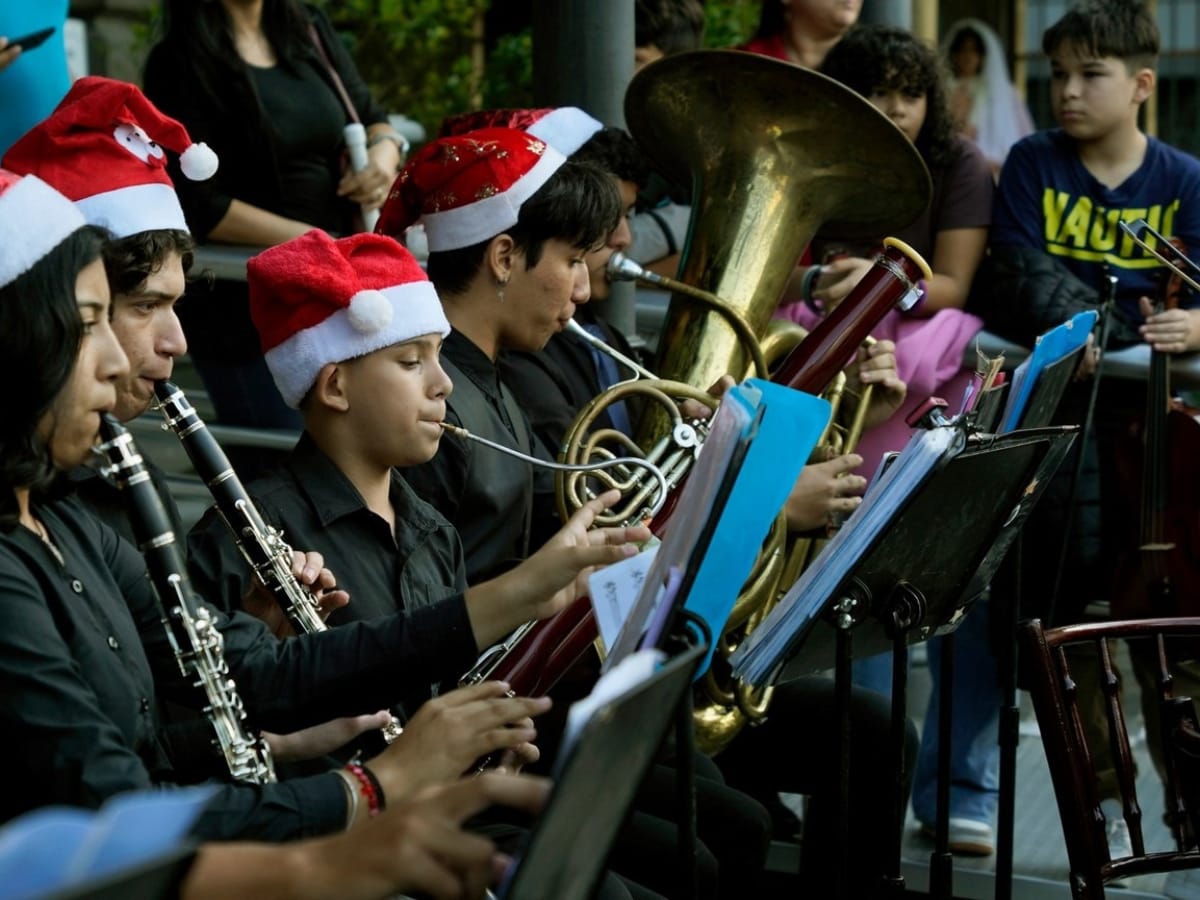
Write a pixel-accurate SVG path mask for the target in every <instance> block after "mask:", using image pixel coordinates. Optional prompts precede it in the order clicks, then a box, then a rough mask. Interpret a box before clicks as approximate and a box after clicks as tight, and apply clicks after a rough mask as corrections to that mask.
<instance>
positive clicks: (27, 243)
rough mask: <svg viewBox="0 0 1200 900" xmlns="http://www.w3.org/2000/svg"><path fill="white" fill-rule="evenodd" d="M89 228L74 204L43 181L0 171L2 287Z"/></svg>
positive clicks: (0, 265)
mask: <svg viewBox="0 0 1200 900" xmlns="http://www.w3.org/2000/svg"><path fill="white" fill-rule="evenodd" d="M86 224H87V221H86V220H85V219H84V218H83V213H81V212H80V211H79V210H78V209H77V208H76V207H75V204H74V203H72V202H71V201H70V200H68V199H67V198H66V197H64V196H63V195H62V194H60V193H59V192H58V191H56V190H54V188H52V187H50V185H48V184H46V182H44V181H42V180H41V179H40V178H37V177H35V176H33V175H25V176H21V175H17V174H16V173H15V172H8V171H5V170H4V169H0V287H4V286H5V285H6V284H11V283H12V282H14V281H16V280H17V279H18V278H20V277H21V276H22V275H24V274H25V273H26V272H28V271H29V270H30V269H32V268H33V267H34V266H35V265H37V263H38V261H39V260H41V259H42V257H44V256H45V255H46V254H48V253H49V252H50V251H51V250H53V249H54V248H55V247H57V246H58V245H59V244H61V243H62V242H63V241H65V240H66V239H67V238H68V237H70V236H71V234H72V233H74V232H75V231H78V230H79V229H80V228H82V227H83V226H84V225H86Z"/></svg>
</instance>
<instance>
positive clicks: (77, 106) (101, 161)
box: [3, 76, 217, 237]
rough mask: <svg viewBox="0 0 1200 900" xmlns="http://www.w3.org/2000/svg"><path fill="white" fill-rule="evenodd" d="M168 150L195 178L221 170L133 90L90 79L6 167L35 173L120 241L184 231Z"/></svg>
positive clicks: (12, 152) (28, 136)
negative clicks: (143, 233)
mask: <svg viewBox="0 0 1200 900" xmlns="http://www.w3.org/2000/svg"><path fill="white" fill-rule="evenodd" d="M164 148H165V149H164ZM165 150H170V151H171V152H173V153H177V154H179V164H180V168H181V169H182V170H183V174H184V175H185V176H186V177H187V178H189V179H191V180H193V181H203V180H204V179H206V178H211V177H212V175H213V173H214V172H216V171H217V156H216V154H215V153H213V151H212V150H210V149H209V147H208V145H206V144H194V143H192V139H191V138H190V137H188V133H187V129H185V128H184V127H183V126H182V125H181V124H180V123H179V122H177V121H175V120H174V119H172V118H171V117H170V116H166V115H163V114H162V113H161V112H159V110H158V108H157V107H156V106H155V105H154V104H153V103H151V102H150V101H149V100H148V99H146V96H145V94H143V93H142V92H141V91H140V90H139V89H138V87H137V86H136V85H133V84H129V83H128V82H124V81H116V80H114V79H112V78H101V77H99V76H89V77H87V78H80V79H79V80H78V81H76V82H75V83H74V84H73V85H71V90H70V91H68V92H67V96H66V97H64V98H63V100H62V102H61V103H59V104H58V107H57V108H56V109H55V110H54V112H52V113H51V114H50V116H49V117H48V118H47V119H45V120H44V121H42V122H40V123H38V124H37V125H35V126H34V127H33V128H31V129H30V130H29V131H28V132H26V133H25V135H24V136H23V137H22V138H21V139H20V140H18V141H17V142H16V143H15V144H13V145H12V147H11V148H9V150H8V152H7V153H6V154H4V160H3V165H4V167H5V168H7V169H11V170H13V171H14V172H20V173H22V174H27V175H37V176H38V177H39V178H41V179H42V180H43V181H45V182H46V183H47V184H50V185H52V186H53V187H54V188H55V189H57V190H58V191H59V192H61V193H62V194H64V195H65V196H66V197H67V198H68V199H70V200H73V201H75V203H76V204H77V205H78V206H79V208H80V209H81V210H83V214H84V216H85V217H86V218H87V220H88V222H90V223H91V224H93V225H100V226H103V227H104V228H107V229H108V230H109V231H111V232H113V233H114V234H115V235H116V236H117V237H128V236H129V235H131V234H137V233H138V232H141V231H152V230H158V229H168V228H170V229H178V230H180V231H187V230H188V228H187V223H186V222H185V221H184V218H183V209H182V208H181V207H180V205H179V198H178V197H176V196H175V188H174V186H173V185H172V183H171V178H170V176H169V175H168V174H167V156H166V152H165Z"/></svg>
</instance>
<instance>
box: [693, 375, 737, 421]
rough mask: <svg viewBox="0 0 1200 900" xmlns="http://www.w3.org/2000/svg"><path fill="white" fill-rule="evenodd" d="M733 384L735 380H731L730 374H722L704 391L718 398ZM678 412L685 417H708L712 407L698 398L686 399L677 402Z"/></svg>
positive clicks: (711, 412)
mask: <svg viewBox="0 0 1200 900" xmlns="http://www.w3.org/2000/svg"><path fill="white" fill-rule="evenodd" d="M735 384H737V382H736V381H734V380H733V376H732V375H722V376H721V377H720V378H718V379H717V380H716V381H714V382H713V383H712V386H711V387H709V389H708V390H707V391H705V393H706V394H708V395H709V396H710V397H715V398H716V399H717V400H720V399H721V398H722V397H724V396H725V392H726V391H727V390H729V389H730V388H731V387H733V386H734V385H735ZM679 412H680V413H681V414H682V415H683V417H684V418H685V419H709V418H711V417H712V414H713V407H711V406H708V405H707V404H705V403H703V402H701V401H699V400H692V399H687V400H684V401H683V402H681V403H680V404H679Z"/></svg>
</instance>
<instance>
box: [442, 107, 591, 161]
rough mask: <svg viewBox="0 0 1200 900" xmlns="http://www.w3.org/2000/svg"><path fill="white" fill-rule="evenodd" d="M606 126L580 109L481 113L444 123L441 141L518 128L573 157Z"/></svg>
mask: <svg viewBox="0 0 1200 900" xmlns="http://www.w3.org/2000/svg"><path fill="white" fill-rule="evenodd" d="M603 127H604V126H603V125H602V124H601V123H600V122H599V121H598V120H596V119H593V118H592V117H591V116H589V115H588V114H587V113H585V112H584V111H583V110H582V109H580V108H579V107H578V106H559V107H546V108H544V109H481V110H478V111H476V112H468V113H462V114H460V115H457V116H449V117H447V118H445V119H443V120H442V130H441V136H442V137H449V136H451V135H456V134H466V133H467V132H468V131H475V130H476V129H479V128H516V129H518V130H520V131H524V132H526V133H528V134H532V135H533V136H534V137H535V138H538V139H539V140H543V141H545V142H546V143H547V144H549V145H550V146H551V147H553V148H554V149H555V150H557V151H558V152H559V153H561V154H562V155H563V156H570V155H571V154H572V153H574V152H575V151H576V150H578V149H579V148H580V147H582V146H583V145H584V144H586V143H587V141H588V138H590V137H591V136H592V135H594V134H595V133H596V132H597V131H599V130H600V129H602V128H603Z"/></svg>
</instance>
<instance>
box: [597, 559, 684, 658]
mask: <svg viewBox="0 0 1200 900" xmlns="http://www.w3.org/2000/svg"><path fill="white" fill-rule="evenodd" d="M658 547H659V544H658V542H657V541H655V542H654V545H653V546H651V547H649V548H647V549H645V550H643V551H642V552H641V553H639V554H638V555H637V556H631V557H629V559H623V560H621V561H620V562H615V563H613V564H612V565H609V566H605V567H604V568H603V569H597V570H596V571H595V572H593V573H592V574H591V575H589V576H588V594H589V595H590V597H591V601H592V613H593V614H594V615H595V616H596V626H597V628H599V630H600V640H601V642H602V643H603V644H604V651H605V655H607V654H608V648H609V647H611V646H612V645H613V643H614V642H615V641H616V639H617V635H618V634H620V632H621V626H622V625H623V624H625V620H626V619H627V618H629V613H630V611H631V610H632V609H633V606H634V604H635V603H636V602H637V598H638V595H639V594H640V593H641V592H642V585H644V584H645V583H646V575H647V574H648V573H649V572H650V566H651V564H652V563H653V562H654V557H655V555H656V554H657V553H658ZM663 590H665V588H662V589H660V591H659V594H660V597H661V594H662V591H663ZM657 603H658V599H656V600H655V604H656V605H657Z"/></svg>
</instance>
